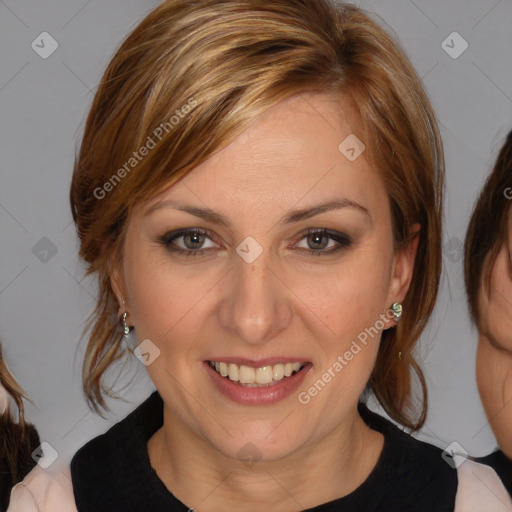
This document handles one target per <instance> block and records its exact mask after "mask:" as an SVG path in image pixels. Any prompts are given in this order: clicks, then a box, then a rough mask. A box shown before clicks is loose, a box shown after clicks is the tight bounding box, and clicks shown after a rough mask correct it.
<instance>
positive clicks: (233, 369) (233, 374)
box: [229, 363, 239, 381]
mask: <svg viewBox="0 0 512 512" xmlns="http://www.w3.org/2000/svg"><path fill="white" fill-rule="evenodd" d="M238 378H239V371H238V365H236V364H232V363H231V364H230V365H229V380H234V381H238Z"/></svg>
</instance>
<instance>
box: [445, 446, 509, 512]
mask: <svg viewBox="0 0 512 512" xmlns="http://www.w3.org/2000/svg"><path fill="white" fill-rule="evenodd" d="M457 457H458V456H455V460H456V461H457ZM458 463H459V464H460V465H459V466H458V468H457V477H458V481H459V485H458V488H457V499H456V502H455V511H456V512H480V511H482V510H485V511H486V512H505V511H512V500H511V498H510V496H509V494H508V493H507V491H506V489H505V487H504V486H503V483H502V482H501V480H500V478H499V477H498V475H497V473H496V471H494V469H492V468H491V467H489V466H486V465H485V464H479V463H478V462H475V461H472V460H468V459H462V458H460V459H459V460H458Z"/></svg>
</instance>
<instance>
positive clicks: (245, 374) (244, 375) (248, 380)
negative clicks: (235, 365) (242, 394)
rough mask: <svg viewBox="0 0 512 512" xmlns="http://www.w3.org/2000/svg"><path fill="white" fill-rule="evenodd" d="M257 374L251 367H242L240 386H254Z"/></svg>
mask: <svg viewBox="0 0 512 512" xmlns="http://www.w3.org/2000/svg"><path fill="white" fill-rule="evenodd" d="M255 377H256V372H255V371H254V368H251V367H250V366H244V365H242V366H240V384H254V379H255Z"/></svg>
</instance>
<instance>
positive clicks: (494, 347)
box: [476, 209, 512, 458]
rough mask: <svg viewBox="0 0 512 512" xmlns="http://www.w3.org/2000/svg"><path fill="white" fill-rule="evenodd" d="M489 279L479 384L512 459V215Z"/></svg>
mask: <svg viewBox="0 0 512 512" xmlns="http://www.w3.org/2000/svg"><path fill="white" fill-rule="evenodd" d="M508 232H509V241H508V243H505V244H503V247H502V248H501V250H500V252H499V253H498V257H497V259H496V262H495V264H494V267H493V269H492V273H491V279H490V293H487V291H486V290H484V289H483V287H481V289H480V294H479V305H478V307H479V312H480V326H479V339H478V351H477V365H476V369H477V382H478V390H479V392H480V396H481V398H482V403H483V405H484V409H485V412H486V414H487V417H488V418H489V422H490V424H491V427H492V429H493V431H494V434H495V436H496V439H497V440H498V444H499V445H500V447H501V449H502V450H503V451H504V452H505V453H506V454H507V456H508V457H509V458H512V260H511V255H512V214H511V210H510V209H509V213H508Z"/></svg>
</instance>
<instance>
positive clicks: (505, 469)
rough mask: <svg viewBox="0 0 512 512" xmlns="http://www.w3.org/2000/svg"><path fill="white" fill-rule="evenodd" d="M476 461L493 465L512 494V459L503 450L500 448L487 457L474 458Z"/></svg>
mask: <svg viewBox="0 0 512 512" xmlns="http://www.w3.org/2000/svg"><path fill="white" fill-rule="evenodd" d="M474 461H475V462H479V463H480V464H486V465H487V466H491V468H493V469H494V471H496V473H497V474H498V476H499V477H500V478H501V481H502V482H503V485H504V486H505V489H507V491H508V493H509V494H511V495H512V460H510V459H509V458H508V457H507V456H506V455H505V454H504V453H503V452H502V451H501V450H499V449H498V450H496V451H494V452H492V453H490V454H489V455H486V456H485V457H480V458H478V459H474Z"/></svg>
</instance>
